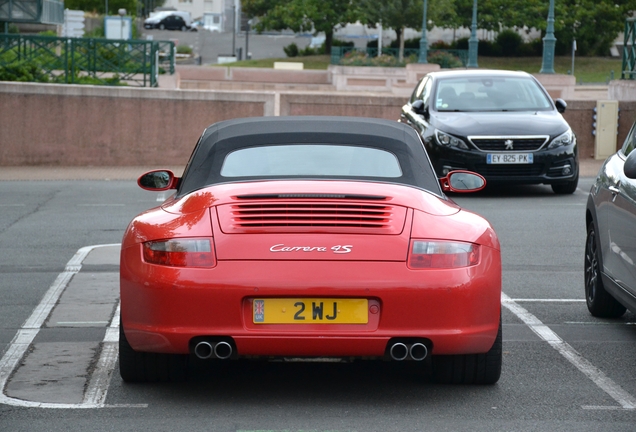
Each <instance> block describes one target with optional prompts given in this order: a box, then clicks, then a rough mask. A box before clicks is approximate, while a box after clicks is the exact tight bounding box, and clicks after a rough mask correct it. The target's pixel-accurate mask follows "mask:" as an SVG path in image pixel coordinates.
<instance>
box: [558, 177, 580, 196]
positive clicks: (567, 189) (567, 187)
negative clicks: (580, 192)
mask: <svg viewBox="0 0 636 432" xmlns="http://www.w3.org/2000/svg"><path fill="white" fill-rule="evenodd" d="M578 185H579V176H578V175H577V176H576V177H575V178H573V179H572V180H570V181H569V182H567V183H555V184H553V185H552V191H553V192H554V193H555V194H558V195H568V194H573V193H574V192H575V191H576V188H577V186H578Z"/></svg>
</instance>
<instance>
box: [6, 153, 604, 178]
mask: <svg viewBox="0 0 636 432" xmlns="http://www.w3.org/2000/svg"><path fill="white" fill-rule="evenodd" d="M603 162H604V161H602V160H598V161H597V160H594V159H591V158H586V159H581V160H580V168H581V174H580V175H581V177H596V174H597V173H598V170H599V169H600V168H601V165H602V164H603ZM166 168H167V169H170V170H172V172H174V173H175V175H177V176H180V175H181V174H183V169H184V168H185V167H183V166H173V167H147V166H146V167H144V166H129V167H121V166H120V167H48V166H23V167H0V181H47V180H105V181H111V180H127V181H136V180H137V178H139V176H140V175H142V174H143V173H145V172H148V171H151V170H153V169H166Z"/></svg>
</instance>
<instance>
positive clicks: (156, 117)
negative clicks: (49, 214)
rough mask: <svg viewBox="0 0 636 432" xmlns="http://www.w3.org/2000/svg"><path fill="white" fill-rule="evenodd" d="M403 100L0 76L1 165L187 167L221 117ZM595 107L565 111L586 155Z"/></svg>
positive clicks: (626, 112) (628, 106)
mask: <svg viewBox="0 0 636 432" xmlns="http://www.w3.org/2000/svg"><path fill="white" fill-rule="evenodd" d="M221 69H223V68H221ZM287 72H289V71H287ZM405 102H406V98H405V97H403V96H396V95H393V94H391V93H378V94H361V93H346V92H339V91H329V92H327V91H319V92H307V91H296V92H293V91H256V90H251V91H250V90H235V91H197V90H161V89H148V88H146V89H144V88H126V87H99V86H79V85H56V84H35V83H10V82H0V166H24V165H49V166H134V165H146V166H147V165H169V166H172V165H183V164H185V163H186V161H187V159H188V157H189V155H190V153H191V151H192V148H193V147H194V144H195V142H196V140H197V139H198V137H199V136H200V134H201V133H202V132H203V129H204V128H205V127H207V126H208V125H210V124H212V123H214V122H217V121H220V120H226V119H231V118H237V117H254V116H273V115H294V116H296V115H341V116H360V117H374V118H385V119H389V120H397V119H398V118H399V116H400V109H401V107H402V105H403V104H404V103H405ZM595 106H596V101H585V100H583V101H568V109H567V111H566V112H565V114H564V117H565V119H566V120H567V121H568V122H569V123H570V125H571V126H572V129H573V130H574V131H575V133H576V134H577V137H578V142H579V146H580V147H579V148H580V155H581V158H591V157H592V155H593V154H594V136H593V135H592V122H593V119H592V116H593V109H594V107H595ZM620 109H621V112H620V119H619V125H618V133H619V136H618V146H620V145H622V143H623V141H624V139H625V136H626V135H627V132H628V131H629V128H630V127H631V125H632V122H633V121H634V118H635V116H636V101H621V102H620Z"/></svg>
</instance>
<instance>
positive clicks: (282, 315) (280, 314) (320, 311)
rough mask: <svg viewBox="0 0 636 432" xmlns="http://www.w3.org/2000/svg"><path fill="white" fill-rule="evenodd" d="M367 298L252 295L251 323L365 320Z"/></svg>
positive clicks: (330, 322)
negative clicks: (259, 296)
mask: <svg viewBox="0 0 636 432" xmlns="http://www.w3.org/2000/svg"><path fill="white" fill-rule="evenodd" d="M368 303H369V302H368V300H367V299H341V298H268V299H254V300H253V302H252V313H253V320H254V324H367V323H368V322H369V312H368V311H369V304H368Z"/></svg>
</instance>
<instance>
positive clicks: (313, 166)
mask: <svg viewBox="0 0 636 432" xmlns="http://www.w3.org/2000/svg"><path fill="white" fill-rule="evenodd" d="M221 176H223V177H263V176H313V177H321V176H325V177H331V176H338V177H375V178H397V177H401V176H402V169H401V168H400V164H399V162H398V159H397V157H396V156H395V155H394V154H393V153H391V152H388V151H386V150H382V149H378V148H371V147H361V146H344V145H328V144H309V145H293V144H292V145H271V146H260V147H250V148H243V149H240V150H237V151H234V152H232V153H229V154H228V155H227V156H226V157H225V161H224V162H223V166H222V168H221Z"/></svg>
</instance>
